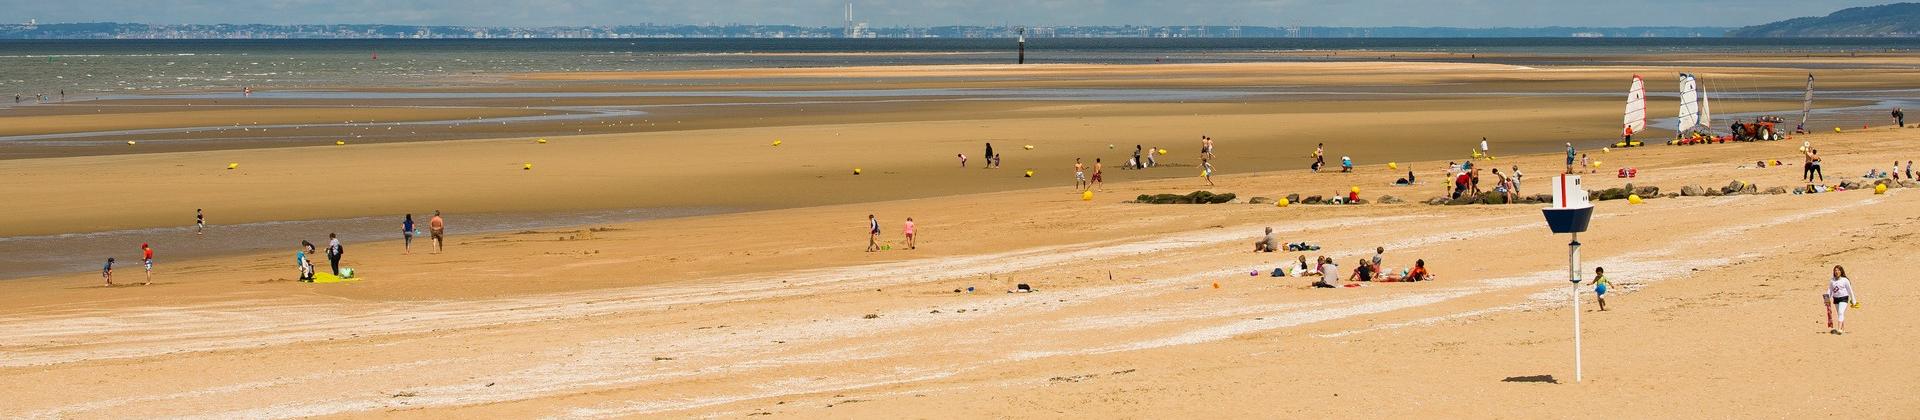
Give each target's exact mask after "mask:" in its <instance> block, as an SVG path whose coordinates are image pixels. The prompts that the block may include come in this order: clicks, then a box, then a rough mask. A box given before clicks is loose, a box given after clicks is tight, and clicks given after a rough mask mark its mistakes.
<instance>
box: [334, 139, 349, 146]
mask: <svg viewBox="0 0 1920 420" xmlns="http://www.w3.org/2000/svg"><path fill="white" fill-rule="evenodd" d="M333 145H335V146H345V145H347V141H346V140H334V141H333Z"/></svg>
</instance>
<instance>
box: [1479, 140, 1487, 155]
mask: <svg viewBox="0 0 1920 420" xmlns="http://www.w3.org/2000/svg"><path fill="white" fill-rule="evenodd" d="M1486 150H1487V141H1486V140H1481V141H1480V151H1483V152H1484V151H1486Z"/></svg>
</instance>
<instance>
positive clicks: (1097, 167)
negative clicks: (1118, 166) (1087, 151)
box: [1087, 158, 1106, 191]
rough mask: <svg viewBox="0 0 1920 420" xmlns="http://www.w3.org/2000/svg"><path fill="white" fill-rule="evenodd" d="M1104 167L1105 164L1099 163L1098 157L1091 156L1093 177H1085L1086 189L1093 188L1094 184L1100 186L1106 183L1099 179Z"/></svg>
mask: <svg viewBox="0 0 1920 420" xmlns="http://www.w3.org/2000/svg"><path fill="white" fill-rule="evenodd" d="M1105 168H1106V167H1105V166H1103V165H1101V163H1100V158H1093V178H1088V179H1087V189H1088V190H1092V189H1094V185H1096V184H1097V185H1101V186H1105V185H1106V181H1102V180H1100V175H1101V173H1102V172H1105V171H1104V169H1105ZM1101 191H1105V190H1101Z"/></svg>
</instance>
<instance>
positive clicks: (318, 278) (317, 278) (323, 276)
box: [313, 272, 360, 283]
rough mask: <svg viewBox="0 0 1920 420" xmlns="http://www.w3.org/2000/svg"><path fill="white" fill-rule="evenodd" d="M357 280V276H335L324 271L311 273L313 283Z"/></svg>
mask: <svg viewBox="0 0 1920 420" xmlns="http://www.w3.org/2000/svg"><path fill="white" fill-rule="evenodd" d="M359 280H360V279H359V278H357V277H344V278H343V277H340V276H335V275H333V273H326V272H321V273H314V275H313V282H314V283H346V282H351V281H359Z"/></svg>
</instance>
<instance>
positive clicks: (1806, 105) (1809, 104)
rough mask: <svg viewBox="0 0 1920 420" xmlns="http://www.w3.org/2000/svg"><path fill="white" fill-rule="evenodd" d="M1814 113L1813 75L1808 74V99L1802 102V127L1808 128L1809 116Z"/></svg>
mask: <svg viewBox="0 0 1920 420" xmlns="http://www.w3.org/2000/svg"><path fill="white" fill-rule="evenodd" d="M1811 113H1813V74H1811V73H1809V74H1807V97H1806V99H1802V100H1801V101H1800V127H1801V128H1805V127H1806V126H1807V114H1811Z"/></svg>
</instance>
